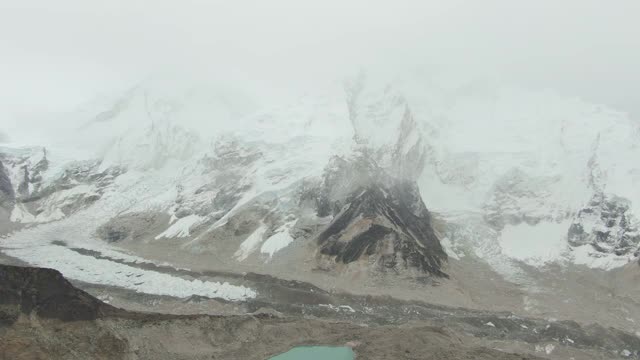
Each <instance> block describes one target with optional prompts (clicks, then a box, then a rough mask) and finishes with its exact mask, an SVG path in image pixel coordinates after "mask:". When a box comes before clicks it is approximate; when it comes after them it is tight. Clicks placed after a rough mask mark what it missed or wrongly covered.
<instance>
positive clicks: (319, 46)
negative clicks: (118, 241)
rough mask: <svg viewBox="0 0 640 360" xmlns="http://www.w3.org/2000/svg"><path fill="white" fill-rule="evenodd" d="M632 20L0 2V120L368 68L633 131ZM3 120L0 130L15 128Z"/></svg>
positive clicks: (596, 10) (266, 4) (567, 9)
mask: <svg viewBox="0 0 640 360" xmlns="http://www.w3.org/2000/svg"><path fill="white" fill-rule="evenodd" d="M639 19H640V1H637V0H611V1H605V0H602V1H594V0H535V1H533V0H532V1H524V0H523V1H514V0H504V1H497V0H484V1H455V0H440V1H428V0H427V1H425V0H409V1H407V0H405V1H402V0H395V1H376V0H315V1H306V0H283V1H279V0H270V1H264V0H262V1H242V0H236V1H230V0H226V1H215V0H109V1H97V0H56V1H49V0H41V1H33V0H20V1H15V0H0V59H1V60H0V63H1V64H2V66H0V99H1V100H0V106H1V107H3V108H2V109H0V114H8V113H10V114H15V113H19V114H21V116H23V117H24V116H30V115H29V114H39V113H40V112H46V111H61V110H65V109H68V108H72V107H74V106H76V105H78V104H80V103H82V102H84V101H86V100H88V99H91V98H93V97H94V96H95V95H96V94H99V93H102V92H106V91H111V90H113V89H118V88H124V87H126V86H127V85H128V84H131V83H134V82H136V81H138V80H140V79H143V78H145V77H146V76H148V75H149V74H155V73H158V72H162V71H168V70H171V71H183V72H186V71H188V72H190V73H193V74H200V73H213V74H215V73H220V72H222V73H238V74H243V75H244V76H246V77H248V78H253V79H258V80H260V81H263V82H265V83H267V84H273V86H274V87H290V88H291V89H293V90H295V88H296V86H297V85H296V84H297V83H298V82H300V81H306V82H313V81H314V80H321V79H326V78H327V77H328V76H340V75H341V74H344V73H348V72H350V71H353V69H355V68H358V67H360V66H365V67H372V68H375V69H379V70H380V71H389V72H394V71H396V70H398V69H407V68H413V67H418V68H422V69H426V71H432V72H438V71H449V72H457V73H460V74H462V76H469V77H474V76H486V77H492V78H496V79H499V80H500V81H504V82H507V83H515V84H517V85H520V86H525V87H534V88H552V89H555V90H557V91H560V92H563V93H567V94H570V95H577V96H580V97H583V98H585V99H587V100H589V101H593V102H597V103H604V104H607V105H610V106H613V107H615V108H618V109H620V110H623V111H628V112H631V113H632V114H634V116H636V117H638V116H639V115H640V101H639V97H640V95H639V94H640V71H638V65H639V64H640V41H639V40H638V39H639V38H640V21H639ZM0 116H3V117H2V118H0V130H2V128H3V127H8V125H7V122H8V121H14V120H13V119H14V118H9V117H7V116H6V115H0ZM33 116H37V115H33Z"/></svg>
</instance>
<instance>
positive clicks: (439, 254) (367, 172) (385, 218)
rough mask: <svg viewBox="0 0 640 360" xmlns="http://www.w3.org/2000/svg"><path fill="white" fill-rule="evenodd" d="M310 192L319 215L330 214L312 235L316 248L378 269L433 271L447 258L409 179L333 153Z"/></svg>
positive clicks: (338, 258)
mask: <svg viewBox="0 0 640 360" xmlns="http://www.w3.org/2000/svg"><path fill="white" fill-rule="evenodd" d="M306 195H307V196H313V197H315V200H316V201H315V203H316V206H317V213H318V215H319V216H327V215H331V216H332V217H333V219H332V221H331V222H330V223H329V225H328V226H327V227H326V228H325V229H324V230H322V231H321V232H320V233H319V234H318V235H317V237H316V239H317V241H318V244H319V246H320V253H321V254H323V255H326V256H329V257H332V258H334V259H335V261H336V262H340V263H344V264H349V263H353V262H356V261H358V260H361V259H365V258H366V259H368V260H372V259H373V260H375V262H376V264H377V265H378V266H379V268H380V269H381V270H383V271H387V270H392V271H396V272H399V271H400V270H406V269H416V270H419V271H420V272H423V273H428V274H432V275H436V276H444V277H446V276H447V275H446V274H445V273H444V272H443V271H442V270H441V268H442V266H443V264H444V263H445V262H446V260H447V255H446V253H445V252H444V250H443V248H442V246H441V245H440V241H439V239H438V238H437V236H436V235H435V233H434V231H433V228H432V227H431V217H430V214H429V212H428V210H427V208H426V206H425V205H424V203H423V202H422V199H421V198H420V194H419V192H418V189H417V186H416V185H415V184H414V183H410V182H407V181H401V180H397V179H393V178H391V177H389V176H387V175H385V174H384V173H383V172H382V171H381V170H380V169H379V168H377V167H376V166H375V164H374V163H371V162H368V161H367V160H366V158H363V159H359V160H356V162H348V161H345V160H343V159H340V158H335V159H334V160H333V161H332V163H331V164H330V166H329V168H328V169H327V171H326V173H325V179H324V183H323V185H322V188H321V189H316V190H315V191H309V192H308V193H307V194H306Z"/></svg>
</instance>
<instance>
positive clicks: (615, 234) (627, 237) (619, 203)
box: [568, 193, 640, 255]
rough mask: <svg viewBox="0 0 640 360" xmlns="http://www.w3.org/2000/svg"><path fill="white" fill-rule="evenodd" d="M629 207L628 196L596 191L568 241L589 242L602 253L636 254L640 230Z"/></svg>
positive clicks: (574, 224)
mask: <svg viewBox="0 0 640 360" xmlns="http://www.w3.org/2000/svg"><path fill="white" fill-rule="evenodd" d="M629 207H630V204H629V201H628V200H626V199H623V198H620V197H616V196H606V195H604V194H602V193H597V194H596V195H594V197H593V198H592V199H591V201H589V203H588V204H587V205H586V206H585V207H584V208H582V209H581V210H580V211H579V212H578V214H577V215H576V217H575V219H574V221H573V224H571V227H570V228H569V232H568V239H569V244H570V245H572V246H582V245H586V244H589V245H591V246H593V248H594V249H595V250H597V251H599V252H602V253H614V254H616V255H626V254H633V253H634V252H636V251H637V250H638V247H639V246H640V229H639V228H638V223H637V221H636V220H635V219H634V217H633V215H632V214H631V211H629Z"/></svg>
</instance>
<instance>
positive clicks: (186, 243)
mask: <svg viewBox="0 0 640 360" xmlns="http://www.w3.org/2000/svg"><path fill="white" fill-rule="evenodd" d="M74 116H75V117H77V119H78V127H77V128H76V131H75V132H74V133H73V134H70V136H69V138H70V140H69V143H70V144H73V146H76V147H75V149H78V148H84V149H91V151H92V152H90V154H94V155H87V154H88V151H89V150H87V152H85V153H82V154H78V153H73V152H71V153H70V152H69V151H68V150H65V151H63V150H61V149H57V148H46V149H45V148H42V147H39V148H33V147H32V148H21V149H15V148H11V149H10V148H1V149H0V207H2V209H4V210H3V211H4V212H0V216H3V217H4V218H5V219H4V220H3V221H4V223H3V222H0V224H10V227H9V225H7V228H8V229H13V232H12V233H11V234H9V235H7V236H5V237H4V238H3V239H1V240H0V245H1V246H2V247H4V248H6V249H8V250H7V253H8V254H9V255H11V256H14V257H17V258H20V259H23V260H25V261H29V262H36V263H38V264H39V265H43V264H44V265H58V266H59V264H54V263H52V262H50V260H46V261H45V260H43V259H42V258H43V257H46V256H48V255H49V254H50V253H51V252H54V251H55V252H56V253H59V252H60V251H62V250H61V249H60V244H61V242H64V244H66V245H67V246H68V247H73V246H77V247H82V248H85V249H93V250H94V251H100V252H103V253H110V254H111V256H115V257H118V256H120V257H122V256H125V257H128V256H131V254H130V253H127V255H125V254H124V253H122V252H121V249H122V248H128V249H129V250H131V249H133V248H135V249H136V250H137V251H138V253H139V254H141V253H140V249H144V248H148V249H153V248H163V249H167V248H171V249H175V251H176V252H180V253H183V254H210V256H211V257H212V259H216V261H219V262H221V263H238V264H243V263H250V264H254V265H255V264H259V265H260V264H261V265H260V266H265V267H268V266H271V265H270V264H275V263H278V262H293V261H299V262H301V263H305V264H310V265H308V267H307V268H308V269H309V270H310V271H311V270H318V271H330V272H335V273H353V272H359V271H364V272H365V273H367V274H370V275H371V274H374V275H375V274H379V273H388V272H391V273H393V274H405V275H409V276H422V275H424V274H428V275H434V276H436V277H446V276H447V271H448V270H447V269H448V265H447V262H448V261H461V259H462V258H464V257H465V256H474V257H480V258H482V259H484V260H486V261H487V262H488V263H489V264H491V265H492V266H494V267H495V268H496V269H498V270H499V271H502V272H504V267H503V266H502V265H503V264H504V263H505V261H507V262H509V261H523V262H525V263H527V264H530V265H535V266H542V265H545V264H548V263H558V264H571V263H575V264H584V265H587V266H590V267H597V268H604V269H612V268H615V267H618V266H622V265H624V264H626V263H628V262H630V261H632V260H634V259H635V258H636V256H637V255H638V253H637V251H638V248H639V246H640V235H639V233H638V226H639V225H638V219H639V218H640V192H638V191H636V190H635V189H636V187H637V185H638V183H639V182H640V166H639V165H637V163H636V159H638V155H640V147H639V145H640V132H639V130H640V129H639V127H638V124H637V123H636V122H634V121H633V120H632V119H630V118H628V117H627V116H626V115H625V114H622V113H618V112H615V111H613V110H610V109H607V108H605V107H603V106H598V105H592V104H588V103H585V102H582V101H580V100H578V99H572V98H566V97H562V96H559V95H557V94H554V93H551V92H533V91H524V90H518V89H511V88H499V89H498V90H495V89H487V88H484V87H481V86H477V85H474V86H471V85H469V86H461V87H458V88H453V89H452V88H448V89H447V88H442V87H437V86H436V85H435V84H433V83H430V82H421V81H418V80H413V81H410V82H408V81H397V82H391V83H377V82H376V81H372V80H369V79H367V78H366V76H364V75H360V76H357V77H355V78H353V79H352V80H350V81H347V82H345V83H341V84H339V85H337V86H335V87H334V88H332V89H329V90H328V91H325V92H323V93H320V92H319V93H317V94H311V95H305V96H302V97H300V98H298V99H295V100H293V101H283V102H282V103H277V104H273V103H270V104H269V105H268V106H263V105H260V102H259V101H255V100H253V99H251V97H249V96H246V95H244V94H243V93H241V92H239V91H236V90H234V91H231V90H230V89H220V87H219V86H215V87H214V86H190V85H183V86H177V87H174V86H172V87H170V88H167V87H163V86H162V85H161V84H160V85H159V84H158V83H155V82H147V83H143V84H141V85H139V86H136V87H134V88H132V89H131V90H129V91H127V92H125V93H124V94H122V96H119V97H116V98H115V100H113V101H106V102H104V103H103V104H93V105H91V106H88V107H86V108H84V109H82V111H80V112H78V113H76V114H75V115H74ZM71 139H77V141H72V140H71ZM89 145H90V146H89ZM69 154H71V155H69ZM74 154H78V156H77V158H76V156H75V155H74ZM434 219H435V220H437V224H435V223H434ZM478 219H480V220H478ZM56 240H58V241H57V242H56ZM35 245H38V247H37V250H34V249H35V248H36V247H35ZM488 249H490V250H488ZM66 256H69V257H68V258H66V263H65V265H64V266H65V269H66V270H67V272H66V274H67V276H70V277H72V278H73V277H74V274H77V273H78V272H80V271H81V269H82V268H83V267H84V266H86V264H79V263H78V264H74V260H73V259H74V258H73V256H74V255H72V254H71V253H67V255H66ZM143 257H144V256H143ZM47 261H49V262H47ZM74 269H75V270H74ZM363 269H364V270H363ZM74 271H75V272H74ZM77 276H79V275H77ZM445 281H446V280H445Z"/></svg>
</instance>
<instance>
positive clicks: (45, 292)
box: [0, 265, 117, 324]
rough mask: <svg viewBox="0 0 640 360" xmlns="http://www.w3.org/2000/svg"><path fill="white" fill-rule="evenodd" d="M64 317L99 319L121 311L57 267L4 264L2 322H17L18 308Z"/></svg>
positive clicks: (0, 290) (0, 304)
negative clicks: (71, 279)
mask: <svg viewBox="0 0 640 360" xmlns="http://www.w3.org/2000/svg"><path fill="white" fill-rule="evenodd" d="M12 306H13V307H15V308H17V309H19V311H20V312H21V313H23V314H31V313H34V312H35V313H36V315H38V316H40V317H43V318H54V319H59V320H62V321H79V320H95V319H97V318H99V317H101V316H105V315H108V314H111V313H114V312H115V311H117V309H115V308H113V307H112V306H109V305H107V304H104V303H102V302H100V301H99V300H97V299H95V298H94V297H92V296H91V295H89V294H87V293H85V292H84V291H81V290H78V289H76V288H75V287H73V285H71V284H70V283H69V282H68V281H67V280H65V278H64V277H63V276H62V274H60V273H59V272H58V271H56V270H52V269H42V268H26V267H18V266H8V265H0V309H1V310H3V311H0V322H4V323H9V324H11V323H13V322H14V321H15V320H16V319H17V316H18V315H19V314H18V313H16V312H11V311H7V309H9V308H11V307H12Z"/></svg>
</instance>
